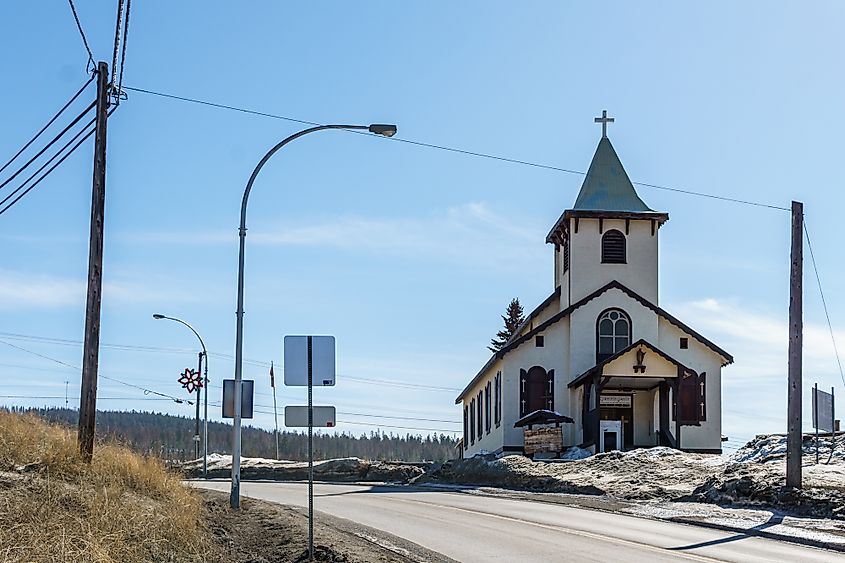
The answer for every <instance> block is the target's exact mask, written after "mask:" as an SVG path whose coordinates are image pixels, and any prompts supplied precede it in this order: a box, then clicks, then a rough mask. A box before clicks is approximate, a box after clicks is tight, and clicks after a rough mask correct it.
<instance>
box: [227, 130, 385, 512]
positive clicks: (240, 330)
mask: <svg viewBox="0 0 845 563" xmlns="http://www.w3.org/2000/svg"><path fill="white" fill-rule="evenodd" d="M324 129H352V130H364V131H369V132H370V133H373V134H375V135H381V136H383V137H392V136H394V135H395V134H396V126H395V125H387V124H381V123H374V124H372V125H317V126H316V127H311V128H309V129H303V130H302V131H299V132H298V133H294V134H293V135H291V136H290V137H288V138H286V139H284V140H283V141H281V142H280V143H278V144H277V145H276V146H274V147H273V148H271V149H270V150H269V151H267V154H265V155H264V157H263V158H262V159H261V160H260V161H258V164H257V165H256V167H255V170H253V171H252V175H251V176H250V177H249V181H248V182H247V184H246V189H245V190H244V197H243V201H241V224H240V227H239V229H238V236H239V237H240V246H239V248H238V311H237V313H236V315H237V330H236V332H235V393H234V397H233V399H234V406H235V416H234V419H233V426H234V428H233V437H232V491H231V493H230V495H229V504H230V506H231V507H232V508H234V509H238V508H240V504H241V382H242V381H243V370H242V368H243V365H242V364H243V344H244V245H245V243H246V206H247V203H248V201H249V193H250V191H252V184H253V183H255V178H256V177H257V176H258V173H259V172H260V171H261V169H262V168H263V167H264V165H265V164H267V161H268V160H270V157H271V156H273V155H274V154H276V152H277V151H278V150H279V149H281V148H282V147H283V146H285V145H286V144H288V143H290V142H291V141H293V140H295V139H298V138H299V137H302V136H303V135H307V134H308V133H314V132H316V131H322V130H324Z"/></svg>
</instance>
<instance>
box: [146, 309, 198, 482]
mask: <svg viewBox="0 0 845 563" xmlns="http://www.w3.org/2000/svg"><path fill="white" fill-rule="evenodd" d="M153 318H154V319H155V320H157V321H160V320H161V319H167V320H169V321H176V322H177V323H181V324H183V325H185V326H186V327H188V328H189V329H191V332H193V333H194V335H195V336H196V337H197V339H198V340H199V341H200V346H202V352H200V353H199V365H198V366H197V373H203V366H205V373H204V374H203V384H202V387H203V388H204V389H205V407H204V408H205V414H204V423H203V426H204V432H203V447H202V450H203V454H202V476H203V478H204V479H208V351H207V350H206V349H205V342H203V341H202V337H201V336H200V335H199V333H198V332H197V331H196V330H194V327H192V326H191V325H189V324H188V323H186V322H185V321H183V320H182V319H177V318H176V317H168V316H167V315H159V314H158V313H155V314H153ZM203 359H205V364H203ZM200 391H202V389H197V418H196V426H195V430H194V432H195V433H194V442H195V446H194V452H195V454H196V456H197V457H199V435H200V401H199V399H200Z"/></svg>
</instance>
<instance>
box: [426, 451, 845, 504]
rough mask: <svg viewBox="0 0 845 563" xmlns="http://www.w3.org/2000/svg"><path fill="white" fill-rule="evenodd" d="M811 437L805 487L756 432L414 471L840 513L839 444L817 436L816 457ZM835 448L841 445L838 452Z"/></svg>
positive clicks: (454, 479) (560, 489) (844, 500)
mask: <svg viewBox="0 0 845 563" xmlns="http://www.w3.org/2000/svg"><path fill="white" fill-rule="evenodd" d="M813 439H814V438H813V437H807V439H806V440H805V442H804V489H803V490H801V491H793V490H790V489H787V488H786V487H785V486H784V484H785V480H786V477H785V461H784V456H785V451H786V443H785V442H786V441H785V438H784V437H783V436H758V437H756V438H755V439H754V440H752V441H751V442H749V443H748V444H746V446H744V447H743V448H742V449H740V450H739V451H738V452H736V454H734V455H733V456H730V457H722V456H719V455H713V454H694V453H688V452H682V451H679V450H675V449H672V448H665V447H655V448H641V449H635V450H631V451H627V452H620V451H613V452H607V453H602V454H598V455H594V456H589V457H587V456H586V454H588V453H589V452H586V451H585V450H580V449H579V448H570V450H567V452H565V454H564V457H567V458H568V460H566V461H563V460H548V461H531V460H530V459H528V458H526V457H523V456H516V455H512V456H505V457H502V458H500V459H495V458H492V457H491V456H477V457H475V458H472V459H465V460H453V461H450V462H446V463H444V464H443V465H442V466H441V467H439V468H437V469H435V470H433V471H431V472H429V473H427V474H425V475H423V476H421V477H419V478H418V479H417V480H416V482H419V483H425V482H427V483H439V484H457V485H464V486H471V487H498V488H503V489H511V490H524V491H539V492H556V493H571V494H592V495H606V496H608V497H611V498H614V499H619V500H655V501H685V502H690V501H692V502H704V503H711V504H719V505H722V506H743V507H753V508H769V509H772V508H773V509H777V510H780V511H783V512H787V513H792V514H796V515H804V516H812V517H821V518H840V517H845V444H836V447H835V448H834V450H833V456H832V461H831V464H830V465H825V464H824V462H825V461H827V458H828V456H829V455H830V446H831V444H830V440H829V439H828V440H827V441H826V442H825V441H820V442H819V446H820V460H821V461H822V463H821V464H819V465H815V443H814V442H813ZM840 450H841V452H840Z"/></svg>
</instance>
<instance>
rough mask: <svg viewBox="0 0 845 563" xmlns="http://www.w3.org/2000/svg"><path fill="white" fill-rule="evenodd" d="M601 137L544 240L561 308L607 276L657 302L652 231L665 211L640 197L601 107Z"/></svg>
mask: <svg viewBox="0 0 845 563" xmlns="http://www.w3.org/2000/svg"><path fill="white" fill-rule="evenodd" d="M595 121H596V123H601V126H602V137H601V139H600V140H599V144H598V147H597V148H596V153H595V154H594V155H593V160H592V162H590V167H589V169H588V170H587V174H586V176H585V178H584V181H583V183H582V184H581V190H580V191H579V193H578V197H577V198H576V200H575V205H573V206H572V208H571V209H567V210H566V211H564V212H563V215H561V217H560V218H559V219H558V220H557V222H556V223H555V225H554V226H553V227H552V229H551V231H549V234H548V236H547V237H546V242H548V243H552V244H554V245H555V284H556V285H557V286H561V287H564V288H566V291H565V292H563V293H562V297H561V307H562V308H563V307H567V306H568V305H569V304H570V303H574V302H576V301H578V300H579V299H581V298H583V297H584V296H586V295H589V294H590V292H592V291H595V290H596V289H597V288H599V287H601V286H603V285H604V284H607V283H609V282H612V281H616V282H618V283H621V284H622V285H624V286H625V287H627V288H629V289H631V290H632V291H634V292H636V293H638V294H639V295H642V296H643V297H645V298H646V299H648V300H649V301H651V302H652V303H657V297H658V295H657V293H658V292H657V277H658V276H657V268H658V264H657V260H658V244H657V238H658V236H657V234H658V233H657V231H658V229H659V228H660V226H661V225H662V224H663V223H665V222H666V221H667V220H668V219H669V215H668V214H666V213H661V212H657V211H654V210H652V209H651V208H649V207H648V206H647V205H646V204H645V202H644V201H643V200H642V199H640V196H639V195H638V194H637V191H636V190H635V189H634V184H633V183H632V182H631V179H630V178H629V177H628V174H627V173H626V172H625V168H624V167H623V166H622V162H620V160H619V155H617V154H616V151H615V150H614V148H613V145H612V144H611V142H610V139H608V138H607V124H608V123H612V122H613V118H611V117H607V111H603V112H602V116H601V117H598V118H596V119H595Z"/></svg>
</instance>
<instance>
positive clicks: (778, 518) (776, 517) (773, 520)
mask: <svg viewBox="0 0 845 563" xmlns="http://www.w3.org/2000/svg"><path fill="white" fill-rule="evenodd" d="M781 522H783V515H781V514H772V515H771V517H770V518H769V519H768V520H767V521H766V522H763V523H762V524H757V525H756V526H754V527H752V528H749V529H748V531H746V532H742V533H738V534H735V535H733V536H727V537H724V538H721V539H718V540H710V541H706V542H701V543H694V544H690V545H681V546H678V547H670V548H669V550H671V551H687V550H690V549H698V548H701V547H710V546H713V545H719V544H724V543H729V542H733V541H738V540H744V539H746V538H750V537H754V533H753V532H759V531H761V530H765V529H766V528H771V527H772V526H777V525H778V524H780V523H781Z"/></svg>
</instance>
